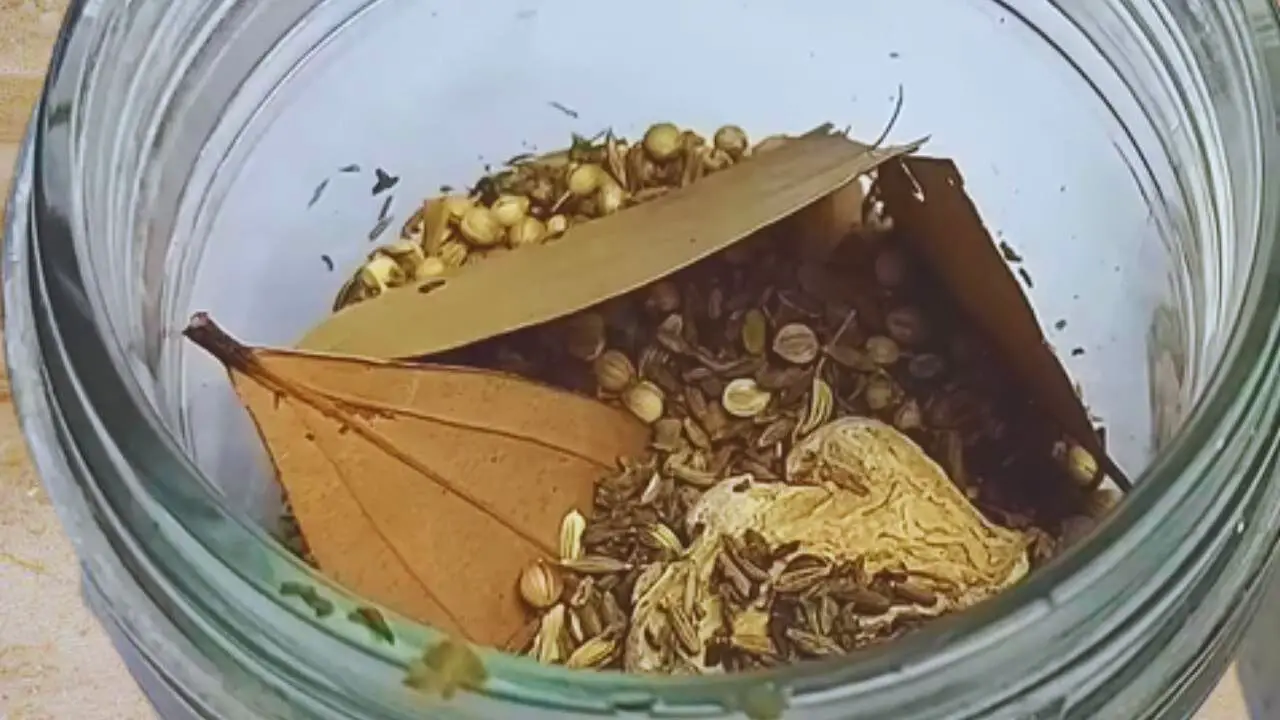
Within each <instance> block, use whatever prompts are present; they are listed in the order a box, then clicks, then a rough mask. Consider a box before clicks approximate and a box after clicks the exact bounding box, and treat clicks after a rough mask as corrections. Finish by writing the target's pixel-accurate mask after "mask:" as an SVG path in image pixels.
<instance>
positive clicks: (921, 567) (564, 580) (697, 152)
mask: <svg viewBox="0 0 1280 720" xmlns="http://www.w3.org/2000/svg"><path fill="white" fill-rule="evenodd" d="M785 142H786V138H784V137H772V138H769V139H766V140H764V141H763V142H760V143H757V144H755V145H754V146H753V145H752V144H751V143H750V142H749V140H748V137H747V134H746V133H745V132H744V131H743V130H742V129H740V128H738V127H735V126H726V127H723V128H720V129H719V130H718V131H716V132H715V133H714V135H713V136H712V137H711V138H710V139H707V138H704V137H702V136H700V135H698V134H696V133H694V132H691V131H687V130H681V129H680V128H678V127H676V126H675V125H672V124H667V123H662V124H657V125H653V126H652V127H650V128H649V130H648V131H647V132H646V133H645V135H644V137H643V139H641V140H640V141H638V142H635V143H634V144H632V143H629V142H627V141H625V140H623V139H621V138H617V137H615V136H613V135H612V134H605V135H603V136H602V137H598V138H594V139H584V138H575V139H574V142H573V145H572V147H571V148H569V149H568V150H566V151H563V152H559V153H553V154H550V155H545V156H539V157H530V158H517V159H514V160H513V161H512V162H511V163H509V167H508V168H506V169H504V170H503V171H501V172H499V173H496V174H493V175H490V176H488V177H485V178H483V179H482V180H481V181H480V182H479V183H477V185H476V187H475V188H474V190H473V191H472V192H470V193H468V194H466V195H449V196H444V197H440V198H434V199H431V200H429V201H427V202H426V203H424V205H423V207H422V209H421V210H420V211H419V212H418V213H417V214H416V215H415V216H414V217H413V218H411V219H410V220H409V222H408V223H406V225H405V227H404V229H403V231H402V237H401V239H399V240H398V241H396V242H394V243H392V244H389V245H386V246H383V247H380V248H378V249H377V250H376V251H375V252H374V253H373V254H372V255H371V256H370V258H369V260H368V262H367V263H366V264H365V265H364V266H363V267H362V268H361V269H360V270H359V271H358V272H357V273H356V274H355V276H354V277H352V278H351V280H350V281H349V282H348V283H347V284H346V285H345V287H344V288H343V290H342V292H341V293H340V296H339V297H338V299H337V301H336V303H335V310H337V309H341V308H342V307H345V306H347V305H350V304H353V303H357V302H361V301H363V300H366V299H368V298H371V297H374V296H376V295H378V294H379V293H381V292H384V291H385V290H387V289H388V288H393V287H396V286H399V285H403V284H407V283H410V282H416V283H420V282H422V281H423V280H429V279H430V278H432V277H437V276H443V275H445V274H447V273H449V272H453V271H454V269H457V268H462V266H466V265H470V264H473V263H477V262H483V261H484V260H485V259H486V258H491V257H493V256H495V255H497V254H500V253H506V252H511V251H517V250H519V249H520V248H522V247H525V246H530V245H537V244H541V243H547V242H555V241H557V240H558V238H559V237H560V236H561V235H562V234H564V232H565V231H566V230H567V229H568V228H570V227H572V226H574V225H576V224H579V223H584V222H589V221H590V220H592V219H594V218H597V217H601V216H604V215H608V214H612V213H615V212H618V211H621V210H623V209H625V208H626V207H629V206H631V205H635V204H638V203H643V202H646V201H648V200H651V199H654V198H656V197H659V196H661V195H663V194H665V193H667V192H670V191H671V190H672V189H675V188H679V187H682V186H685V185H688V184H690V183H694V182H697V181H698V180H699V179H700V178H702V177H703V176H704V175H707V174H711V173H715V172H717V171H719V170H722V169H725V168H727V167H730V166H732V165H734V164H735V163H738V162H742V161H744V160H747V159H748V158H750V157H751V156H752V155H756V154H759V153H762V152H767V151H769V150H770V149H771V148H773V147H777V146H779V145H780V144H782V143H785ZM874 197H875V193H874V187H873V188H872V190H871V193H870V199H868V200H867V202H865V204H864V207H865V210H864V213H863V214H864V217H863V219H862V221H861V222H859V223H857V224H856V227H855V228H854V229H853V230H852V232H851V233H850V234H849V235H848V237H846V238H844V240H843V241H842V242H840V243H839V244H837V245H834V246H831V247H815V243H814V242H812V240H813V238H812V237H810V235H811V233H809V232H808V229H807V226H806V225H805V224H804V223H802V222H783V223H780V224H779V225H777V226H775V227H773V228H770V229H769V230H766V231H763V232H761V233H758V234H757V235H756V236H753V237H751V238H748V239H747V240H744V241H742V242H740V243H738V244H736V245H734V246H732V247H731V248H729V249H728V250H726V251H724V252H722V253H720V254H717V255H715V256H713V257H710V258H708V259H706V260H704V261H702V262H700V263H698V264H696V265H694V266H692V267H690V268H688V269H685V270H681V271H679V272H677V273H675V274H674V275H672V276H669V277H667V278H665V279H663V280H661V281H659V282H657V283H655V284H653V285H651V286H649V287H646V288H643V289H641V290H638V291H635V292H632V293H629V294H626V295H624V296H621V297H618V298H615V299H613V300H610V301H608V302H605V303H603V304H602V305H600V306H597V307H595V308H592V309H590V310H588V311H585V312H582V313H578V314H576V315H573V316H571V317H567V318H564V319H562V320H560V321H556V322H554V323H551V324H548V325H544V326H539V327H535V328H531V329H527V330H521V331H518V332H515V333H512V334H509V335H506V336H503V337H500V338H496V339H492V340H489V341H485V342H483V343H481V344H479V345H475V346H471V347H468V348H464V349H462V350H459V351H455V352H452V353H449V354H448V356H447V357H443V358H432V360H433V361H445V362H451V363H464V364H468V365H474V366H480V367H486V368H493V369H499V370H503V371H507V372H511V373H515V374H518V375H520V376H523V377H527V378H531V379H536V380H539V381H543V382H546V383H550V384H553V385H556V386H560V387H563V388H567V389H569V390H572V391H575V392H579V393H583V394H588V395H592V396H595V397H598V398H600V399H601V400H603V401H605V402H609V403H615V404H617V405H619V406H621V407H623V408H625V409H626V410H627V411H629V412H631V413H632V414H634V415H635V417H636V418H638V419H639V420H640V421H642V422H644V423H645V424H647V425H649V426H650V428H651V430H652V441H651V453H650V454H648V455H646V456H644V457H635V458H620V459H619V468H618V470H617V472H615V473H613V474H610V475H608V476H605V477H601V478H600V480H599V483H598V485H597V487H596V492H595V506H594V507H593V508H582V509H581V510H582V512H578V511H574V512H571V513H570V514H569V515H568V516H566V517H565V518H564V522H563V526H562V528H561V543H560V557H559V558H557V559H555V560H554V561H548V562H545V563H539V564H536V565H534V566H531V567H529V568H528V569H527V570H526V571H525V572H524V573H523V575H522V576H521V577H520V578H518V580H517V579H516V578H513V579H512V582H513V583H515V582H518V584H519V590H520V593H521V595H522V597H523V598H524V599H525V601H526V602H527V604H528V605H529V607H530V609H531V611H532V612H533V613H534V615H531V622H530V625H529V627H528V628H527V629H526V631H525V632H523V633H522V634H521V635H520V636H518V637H515V638H513V639H512V641H511V642H510V643H509V647H508V649H509V650H511V651H514V652H525V653H529V654H531V655H533V656H535V657H536V658H538V659H539V660H540V661H542V662H547V663H558V664H564V665H566V666H569V667H574V668H614V669H625V670H628V671H644V672H667V673H703V672H719V671H736V670H745V669H752V668H759V667H769V666H774V665H778V664H781V663H789V662H794V661H798V660H802V659H806V658H820V657H826V656H831V655H839V654H842V653H847V652H851V651H854V650H857V649H859V648H862V647H866V646H868V645H871V644H875V643H878V642H883V641H885V640H889V639H892V638H895V637H898V636H900V635H901V634H902V633H904V632H907V631H909V630H910V629H912V628H914V627H916V626H918V625H919V624H921V623H922V622H925V621H927V620H929V619H930V618H934V617H937V616H939V615H942V614H945V613H947V612H952V611H955V610H959V609H963V608H965V607H968V606H970V605H972V604H973V603H975V602H978V601H980V600H982V599H984V598H986V597H989V596H990V595H992V594H995V593H997V592H999V591H1001V590H1003V589H1005V588H1007V587H1008V586H1010V585H1012V584H1013V583H1015V582H1017V581H1018V580H1019V579H1020V578H1021V577H1022V576H1023V575H1024V574H1025V573H1026V572H1027V571H1028V570H1029V569H1031V568H1033V567H1035V566H1036V565H1038V564H1040V563H1042V562H1044V561H1045V560H1047V559H1049V558H1050V557H1052V556H1053V555H1054V554H1055V552H1056V551H1057V548H1059V547H1060V546H1064V545H1067V544H1070V543H1071V542H1072V541H1073V540H1074V539H1076V538H1077V537H1079V536H1080V535H1081V534H1083V533H1086V532H1088V531H1089V530H1090V529H1091V528H1092V526H1093V523H1094V519H1095V518H1098V517H1101V516H1102V515H1103V514H1104V513H1105V512H1106V511H1107V509H1109V508H1110V506H1111V505H1112V504H1114V502H1115V500H1116V497H1115V495H1114V494H1112V493H1111V492H1110V491H1106V490H1097V489H1095V488H1096V487H1097V483H1098V480H1099V476H1100V473H1099V470H1098V465H1097V463H1096V462H1095V461H1094V458H1093V457H1092V456H1090V455H1089V453H1087V452H1085V451H1084V450H1083V449H1081V448H1078V447H1074V446H1071V445H1068V444H1066V443H1063V442H1061V441H1059V440H1058V438H1057V436H1056V434H1055V431H1054V430H1053V429H1052V428H1051V427H1050V426H1049V425H1048V424H1047V423H1046V422H1045V421H1044V419H1043V418H1042V417H1041V416H1040V414H1039V413H1037V412H1036V411H1035V408H1034V407H1032V406H1031V405H1030V404H1029V403H1027V402H1026V401H1025V398H1023V397H1021V396H1020V395H1019V394H1018V393H1017V391H1016V390H1015V389H1014V388H1012V387H1010V385H1009V381H1008V380H1007V373H1006V372H1005V370H1004V368H1003V367H1002V365H1001V363H1000V361H999V360H998V359H997V358H996V357H995V355H994V354H993V353H992V351H991V350H990V348H989V347H988V343H987V342H986V340H985V338H983V337H982V336H981V335H980V334H979V333H977V332H976V331H974V330H973V329H972V328H971V327H970V326H969V325H968V324H967V323H966V322H965V320H964V318H963V317H960V316H959V314H958V313H957V311H956V310H955V304H954V303H953V302H951V301H950V300H949V298H948V297H946V295H945V294H944V293H943V292H942V291H941V290H940V289H939V287H938V283H937V282H935V281H934V279H933V278H932V277H931V275H930V273H929V272H928V271H927V270H926V269H925V268H924V267H922V266H921V265H920V264H919V263H918V262H916V260H915V259H914V258H913V257H912V255H911V254H910V253H909V252H908V250H907V243H906V242H905V240H904V239H903V238H901V237H899V234H898V232H897V231H895V228H894V224H893V221H892V218H890V217H886V216H884V215H883V213H881V212H880V211H879V210H878V206H877V203H876V202H875V199H874ZM566 242H572V240H571V239H569V240H566ZM459 272H466V269H465V268H463V269H462V270H460V271H459ZM548 282H554V278H549V279H548ZM290 527H292V528H293V529H292V531H291V532H290V538H291V540H292V544H293V545H294V546H295V547H298V548H299V552H301V553H303V554H304V556H305V544H304V543H302V542H301V540H302V539H301V536H300V534H299V533H298V532H297V530H296V526H290Z"/></svg>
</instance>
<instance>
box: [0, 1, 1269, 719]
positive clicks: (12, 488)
mask: <svg viewBox="0 0 1280 720" xmlns="http://www.w3.org/2000/svg"><path fill="white" fill-rule="evenodd" d="M64 7H65V0H0V187H3V188H4V190H5V191H6V192H7V189H8V184H9V179H10V177H11V171H12V167H13V164H14V159H15V157H16V154H17V148H18V143H19V142H21V140H22V133H23V128H24V126H25V124H26V120H27V114H28V113H29V112H30V109H31V106H32V103H33V102H34V100H35V98H36V97H37V95H38V93H39V91H40V86H41V83H42V81H43V74H44V67H45V63H46V61H47V59H48V53H49V48H50V47H51V46H52V44H53V40H54V37H55V35H56V33H57V30H58V25H59V22H60V20H61V15H62V10H63V8H64ZM0 362H2V361H0ZM0 608H3V610H0V720H46V719H48V720H71V719H72V718H74V719H75V720H143V719H145V718H151V717H154V716H153V714H152V713H151V711H150V708H149V706H148V705H147V704H146V702H145V701H144V700H143V699H142V696H141V694H140V693H139V691H138V690H137V688H136V686H135V685H134V683H133V681H132V679H131V678H130V677H129V675H128V673H127V672H126V671H125V669H124V666H123V664H122V663H121V662H120V660H119V659H118V658H117V657H116V654H115V652H114V650H113V649H112V647H111V645H110V643H109V642H108V641H107V639H106V636H105V635H104V634H103V633H102V631H101V630H100V629H99V628H98V626H97V624H96V623H95V622H94V620H93V619H92V618H91V617H90V616H89V614H88V613H87V611H86V610H85V609H84V607H83V605H82V604H81V599H80V590H79V572H78V568H77V563H76V559H75V555H74V554H73V553H72V550H71V546H70V544H69V543H68V542H67V539H66V537H65V536H64V535H63V533H62V530H61V528H60V527H59V525H58V521H57V518H56V517H55V516H54V513H53V508H52V506H51V505H50V504H49V499H48V498H47V497H46V496H45V493H44V489H43V488H42V487H41V486H40V484H39V481H38V479H37V478H36V476H35V473H34V471H33V469H32V468H31V464H30V462H29V461H28V459H27V456H26V451H25V446H24V444H23V440H22V436H21V433H20V432H19V429H18V424H17V421H16V419H15V418H14V417H13V413H12V412H11V410H10V403H9V386H8V383H7V382H6V381H4V380H3V378H0ZM1198 720H1246V715H1245V711H1244V707H1243V704H1242V703H1241V701H1240V693H1239V688H1238V686H1237V685H1236V683H1235V676H1234V673H1233V674H1232V675H1231V676H1229V677H1228V678H1227V680H1225V681H1224V683H1223V686H1222V687H1221V688H1219V690H1218V692H1217V693H1215V695H1214V697H1213V698H1212V699H1211V701H1210V702H1209V704H1208V705H1207V706H1206V707H1205V708H1204V710H1203V711H1202V712H1201V715H1200V718H1199V719H1198Z"/></svg>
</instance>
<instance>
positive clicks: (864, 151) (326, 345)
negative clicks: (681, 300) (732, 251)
mask: <svg viewBox="0 0 1280 720" xmlns="http://www.w3.org/2000/svg"><path fill="white" fill-rule="evenodd" d="M922 142H923V141H920V142H916V143H912V144H909V145H905V146H900V147H886V148H871V147H868V146H866V145H862V144H860V143H857V142H854V141H852V140H850V139H848V138H847V137H845V136H844V135H842V134H838V133H834V132H832V131H830V130H829V129H828V128H825V127H824V128H819V129H818V130H815V131H813V132H810V133H808V134H806V135H803V136H801V137H798V138H794V139H792V140H790V141H789V142H787V143H786V144H785V145H783V146H782V147H780V148H778V149H776V150H771V151H770V152H768V153H763V154H761V155H759V156H758V157H755V158H753V159H751V160H750V161H748V162H744V163H741V164H738V165H735V166H733V167H731V168H729V169H727V170H724V171H722V172H719V173H716V174H714V175H711V176H710V177H707V178H705V179H703V180H700V181H699V182H697V183H694V184H692V185H690V186H688V187H686V188H682V189H679V190H675V191H672V192H670V193H667V194H666V195H664V196H662V197H660V198H658V199H655V200H652V201H650V202H647V203H644V204H641V205H638V206H636V207H633V208H629V209H627V210H625V211H623V212H620V213H617V214H615V215H611V216H608V217H604V218H600V219H598V220H594V221H592V222H588V223H584V224H582V225H579V226H575V227H573V228H571V229H570V230H569V232H568V233H566V235H565V236H564V237H563V238H562V239H560V240H559V241H557V242H554V243H550V244H547V245H542V246H536V247H531V248H525V249H522V250H521V251H520V252H518V253H508V254H506V255H503V256H500V257H497V258H493V259H490V260H487V261H486V262H484V263H480V264H478V265H475V266H472V267H468V268H466V269H465V270H463V271H460V272H458V273H456V274H454V275H450V276H446V277H444V278H443V280H442V279H440V278H432V279H431V280H430V281H427V283H426V284H423V285H418V286H414V285H409V286H405V287H402V288H396V289H394V290H388V291H386V292H384V293H383V294H382V295H380V296H378V297H376V298H373V299H371V300H367V301H364V302H361V303H357V304H354V305H351V306H349V307H347V308H344V309H343V310H341V311H340V312H338V313H336V314H334V315H332V316H331V317H329V318H328V319H326V320H325V321H323V322H322V323H321V324H320V325H319V326H317V327H316V328H314V329H313V330H311V331H310V332H309V333H308V334H307V335H306V336H305V337H304V338H303V340H302V341H301V342H300V343H299V347H301V348H304V349H308V350H315V351H324V352H342V353H348V354H353V355H363V356H369V357H384V358H408V357H421V356H425V355H430V354H433V353H437V352H441V351H444V350H449V349H452V348H457V347H461V346H464V345H469V344H471V343H474V342H477V341H479V340H483V339H485V338H489V337H493V336H496V335H500V334H503V333H506V332H510V331H512V330H517V329H519V328H524V327H529V326H531V325H536V324H539V323H542V322H546V321H548V320H553V319H555V318H558V317H562V316H564V315H568V314H570V313H573V312H576V311H578V310H582V309H584V308H587V307H590V306H592V305H595V304H596V303H599V302H601V301H603V300H607V299H609V298H611V297H615V296H618V295H621V294H623V293H626V292H629V291H631V290H634V289H636V288H638V287H642V286H644V285H646V284H648V283H651V282H653V281H655V280H657V279H659V278H661V277H664V276H666V275H669V274H671V273H672V272H674V271H676V270H679V269H681V268H683V267H687V266H688V265H690V264H692V263H694V262H697V261H698V260H701V259H703V258H705V257H707V256H709V255H711V254H713V253H715V252H717V251H719V250H722V249H724V248H726V247H728V246H729V245H731V244H733V243H734V242H736V241H738V240H740V239H742V238H744V237H746V236H748V235H750V234H751V233H754V232H756V231H758V230H760V229H762V228H765V227H767V226H770V225H772V224H774V223H776V222H777V221H779V220H780V219H782V218H785V217H788V216H790V215H792V214H794V213H796V212H797V211H799V210H801V209H803V208H805V207H807V206H810V205H812V204H814V203H815V202H817V201H819V200H821V199H823V198H826V197H828V196H830V195H831V194H832V193H833V192H835V191H837V190H839V189H840V188H842V187H845V186H846V185H848V184H849V183H851V182H852V181H854V179H855V178H857V177H858V176H859V175H861V174H863V173H866V172H868V171H870V170H873V169H874V168H875V167H876V166H878V165H879V164H881V163H883V162H885V161H887V160H889V159H892V158H895V157H899V156H901V155H904V154H907V153H910V152H913V151H914V150H916V149H917V148H918V147H919V146H920V145H921V144H922Z"/></svg>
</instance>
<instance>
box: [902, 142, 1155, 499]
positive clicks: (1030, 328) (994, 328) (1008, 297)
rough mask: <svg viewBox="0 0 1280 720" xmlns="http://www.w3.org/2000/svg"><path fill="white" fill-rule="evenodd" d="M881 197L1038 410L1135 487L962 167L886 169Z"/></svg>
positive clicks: (918, 161)
mask: <svg viewBox="0 0 1280 720" xmlns="http://www.w3.org/2000/svg"><path fill="white" fill-rule="evenodd" d="M877 189H878V192H879V193H880V196H881V198H882V199H883V200H884V203H885V210H886V211H887V213H888V214H889V216H890V217H892V218H893V219H894V222H895V223H897V224H898V225H899V227H901V228H902V229H903V231H904V233H903V234H904V237H906V238H907V240H908V242H909V243H910V247H911V250H912V251H913V252H914V253H915V254H916V255H917V256H918V257H920V258H921V259H922V260H923V261H924V263H925V264H926V265H927V266H928V267H929V269H930V270H932V271H933V273H934V274H935V275H936V276H937V278H938V279H939V280H940V281H941V282H942V284H943V286H944V287H945V288H946V289H947V290H948V291H949V293H950V294H951V296H952V297H954V298H955V299H956V302H957V303H958V305H959V306H960V308H961V309H962V310H963V311H964V313H965V314H966V315H967V316H968V317H969V319H970V320H971V321H972V322H973V323H974V324H975V325H976V326H977V327H978V328H979V329H980V330H981V331H982V332H983V333H985V334H986V336H987V337H989V338H990V339H991V340H992V342H993V343H994V345H995V348H996V350H997V351H998V353H999V355H1000V359H1001V361H1002V362H1003V363H1004V364H1005V366H1006V367H1008V368H1009V370H1010V371H1011V372H1010V374H1011V377H1012V378H1013V379H1014V381H1015V382H1017V383H1019V385H1020V386H1021V388H1022V390H1023V392H1024V393H1025V394H1026V397H1028V398H1029V399H1030V400H1031V402H1032V403H1034V404H1035V405H1037V406H1038V407H1040V408H1041V409H1042V410H1043V411H1044V412H1045V413H1047V415H1048V416H1049V418H1050V419H1051V420H1053V422H1054V424H1055V425H1056V427H1057V428H1058V430H1059V431H1060V432H1061V433H1063V434H1064V435H1065V436H1066V437H1069V438H1071V439H1072V440H1073V441H1075V442H1076V443H1077V444H1079V445H1080V446H1081V447H1083V448H1084V449H1085V450H1087V451H1089V453H1090V454H1091V455H1093V457H1094V458H1095V459H1097V460H1098V462H1099V464H1100V466H1101V467H1102V469H1103V471H1104V472H1105V473H1106V475H1108V476H1109V477H1110V478H1111V479H1112V481H1114V482H1115V483H1116V484H1117V485H1118V486H1119V487H1120V488H1121V489H1123V490H1128V489H1130V488H1131V487H1132V483H1131V482H1130V480H1129V479H1128V478H1127V477H1126V476H1125V474H1124V472H1123V470H1121V469H1120V467H1119V466H1118V465H1117V464H1116V463H1115V461H1114V460H1113V459H1112V458H1111V457H1110V456H1108V454H1107V452H1106V447H1105V446H1104V445H1103V442H1102V439H1101V438H1100V437H1099V436H1098V434H1097V433H1096V432H1095V431H1094V428H1093V422H1092V421H1091V420H1090V419H1089V412H1088V410H1087V409H1086V408H1085V406H1084V403H1083V402H1081V400H1080V396H1079V395H1077V394H1076V391H1075V387H1074V385H1073V384H1072V382H1071V378H1070V377H1069V376H1068V375H1067V371H1066V369H1065V368H1064V367H1063V366H1062V363H1061V361H1059V359H1058V356H1057V355H1056V354H1055V353H1054V351H1053V348H1051V347H1050V346H1049V343H1048V341H1047V340H1045V336H1044V331H1043V329H1042V328H1041V327H1040V321H1039V320H1038V319H1037V317H1036V313H1035V310H1034V309H1033V308H1032V307H1031V303H1030V301H1029V300H1028V299H1027V296H1026V295H1025V294H1024V292H1023V290H1022V287H1021V285H1019V283H1018V281H1017V279H1015V278H1014V276H1013V271H1012V270H1010V268H1009V265H1008V264H1007V263H1006V262H1005V260H1004V258H1003V257H1002V256H1001V254H1000V251H999V249H998V248H997V246H996V243H995V241H994V240H993V239H992V237H991V233H990V232H989V231H988V230H987V228H986V225H985V224H984V223H983V221H982V217H981V216H980V215H979V214H978V209H977V208H976V207H975V206H974V204H973V200H972V199H970V197H969V195H968V193H967V192H966V191H965V183H964V177H963V176H962V175H961V174H960V170H959V169H958V168H957V167H956V164H955V163H954V162H953V161H951V160H947V159H943V158H928V157H912V158H906V159H903V160H902V161H900V162H892V163H888V164H886V165H885V166H884V168H882V169H881V172H880V173H879V177H878V179H877Z"/></svg>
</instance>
